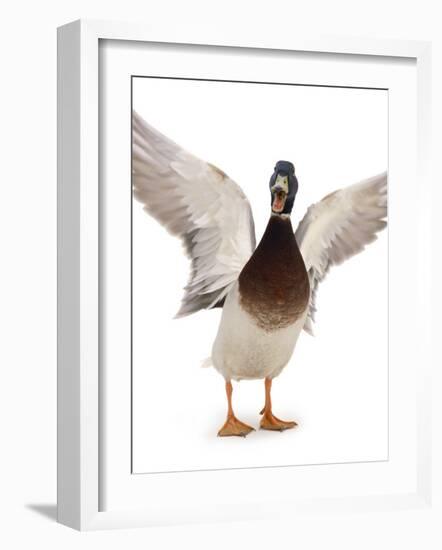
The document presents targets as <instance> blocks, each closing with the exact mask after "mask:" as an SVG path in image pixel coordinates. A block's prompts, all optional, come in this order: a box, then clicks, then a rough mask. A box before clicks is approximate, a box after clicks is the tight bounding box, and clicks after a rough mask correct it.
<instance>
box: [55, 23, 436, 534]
mask: <svg viewBox="0 0 442 550" xmlns="http://www.w3.org/2000/svg"><path fill="white" fill-rule="evenodd" d="M58 44H59V45H58V51H59V56H58V75H59V76H58V161H59V162H58V189H59V191H58V234H59V241H58V285H59V294H58V334H59V340H58V518H59V521H60V522H61V523H64V524H66V525H69V526H71V527H74V528H77V529H81V530H87V529H102V528H114V527H131V526H151V525H174V524H178V523H187V522H206V521H207V522H209V521H210V522H213V521H230V520H241V519H266V518H271V519H275V518H283V517H290V516H291V515H293V514H302V513H305V512H306V511H308V513H318V514H319V513H324V511H325V512H327V511H328V510H330V511H331V510H333V511H336V510H337V509H338V510H340V511H341V512H342V513H347V512H348V511H350V510H355V509H357V510H364V511H372V510H376V511H379V510H390V509H396V508H398V507H400V508H404V507H407V508H413V509H418V508H419V509H424V508H427V509H430V502H431V495H432V477H431V468H430V466H431V440H432V433H431V427H430V426H431V424H430V417H431V414H430V413H431V409H430V406H431V401H430V395H431V377H430V374H431V368H432V362H433V355H432V349H431V341H430V336H429V335H430V333H431V324H430V323H431V315H430V314H429V312H431V256H430V252H431V250H430V248H431V247H429V246H428V243H429V242H431V239H430V228H431V226H430V219H429V205H430V204H431V192H432V190H431V185H430V183H431V182H430V177H429V169H428V165H429V147H430V143H429V120H430V97H429V77H430V46H429V44H427V43H416V42H399V41H382V40H369V41H367V40H362V39H354V38H339V39H336V38H335V39H331V38H329V39H325V38H321V39H315V40H313V39H311V38H302V37H297V38H293V39H292V38H290V37H289V36H281V35H280V34H278V33H277V32H276V30H275V32H274V33H270V34H269V35H268V36H267V37H266V38H265V40H264V39H255V38H250V39H245V38H244V37H240V36H231V35H230V34H229V33H228V32H226V33H221V32H220V33H219V35H218V36H215V35H213V34H212V35H211V36H206V35H205V34H204V31H201V32H200V33H199V34H198V33H197V34H196V35H194V36H187V35H186V33H185V32H184V31H182V32H181V31H180V32H178V31H161V30H160V29H150V28H144V27H142V26H137V25H128V24H120V23H104V22H96V21H77V22H74V23H71V24H68V25H66V26H64V27H61V28H60V29H59V35H58ZM318 517H319V516H318Z"/></svg>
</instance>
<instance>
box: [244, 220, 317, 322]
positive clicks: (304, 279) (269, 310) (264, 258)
mask: <svg viewBox="0 0 442 550" xmlns="http://www.w3.org/2000/svg"><path fill="white" fill-rule="evenodd" d="M239 294H240V303H241V305H242V307H243V308H244V309H245V310H246V311H247V312H248V313H249V314H250V315H251V316H252V317H253V318H254V319H255V321H256V323H257V324H258V326H260V327H261V328H263V329H264V330H267V331H271V330H276V329H279V328H283V327H287V326H289V325H291V324H293V323H294V322H295V321H296V320H297V319H298V318H299V317H300V316H301V315H302V314H303V313H304V312H305V310H306V308H307V306H308V302H309V299H310V285H309V279H308V275H307V271H306V269H305V265H304V260H303V259H302V256H301V252H300V251H299V248H298V245H297V243H296V239H295V235H294V233H293V228H292V224H291V222H290V218H283V217H281V216H271V217H270V220H269V223H268V225H267V228H266V230H265V233H264V235H263V237H262V239H261V242H260V243H259V245H258V246H257V248H256V250H255V252H254V253H253V255H252V257H251V258H250V260H249V261H248V262H247V264H246V265H245V266H244V268H243V270H242V271H241V274H240V276H239Z"/></svg>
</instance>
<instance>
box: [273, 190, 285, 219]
mask: <svg viewBox="0 0 442 550" xmlns="http://www.w3.org/2000/svg"><path fill="white" fill-rule="evenodd" d="M286 198H287V193H286V192H285V191H284V190H283V189H281V188H280V187H277V188H275V189H273V203H272V211H273V212H276V213H280V212H282V211H283V210H284V206H285V200H286Z"/></svg>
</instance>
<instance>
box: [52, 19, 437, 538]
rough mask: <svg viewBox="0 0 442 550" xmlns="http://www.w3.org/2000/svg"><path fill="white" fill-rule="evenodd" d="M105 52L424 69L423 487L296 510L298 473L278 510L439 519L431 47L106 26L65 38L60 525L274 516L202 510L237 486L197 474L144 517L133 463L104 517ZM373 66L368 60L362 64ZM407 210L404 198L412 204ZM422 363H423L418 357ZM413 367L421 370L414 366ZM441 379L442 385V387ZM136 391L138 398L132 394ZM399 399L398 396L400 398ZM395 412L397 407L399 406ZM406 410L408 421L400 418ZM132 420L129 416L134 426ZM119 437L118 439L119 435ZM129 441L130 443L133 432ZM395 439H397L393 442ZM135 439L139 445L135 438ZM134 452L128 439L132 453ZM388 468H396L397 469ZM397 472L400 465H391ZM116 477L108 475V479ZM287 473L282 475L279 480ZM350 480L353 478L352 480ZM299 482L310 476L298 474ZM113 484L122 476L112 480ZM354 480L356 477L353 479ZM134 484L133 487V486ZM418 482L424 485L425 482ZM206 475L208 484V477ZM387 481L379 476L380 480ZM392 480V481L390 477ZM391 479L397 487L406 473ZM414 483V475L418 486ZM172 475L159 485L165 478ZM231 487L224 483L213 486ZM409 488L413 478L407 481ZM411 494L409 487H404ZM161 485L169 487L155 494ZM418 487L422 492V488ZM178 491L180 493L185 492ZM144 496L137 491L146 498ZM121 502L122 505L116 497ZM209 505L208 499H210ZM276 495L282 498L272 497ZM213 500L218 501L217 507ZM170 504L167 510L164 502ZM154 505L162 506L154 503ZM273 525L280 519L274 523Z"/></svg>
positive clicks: (63, 34) (332, 474) (249, 510)
mask: <svg viewBox="0 0 442 550" xmlns="http://www.w3.org/2000/svg"><path fill="white" fill-rule="evenodd" d="M104 41H115V42H120V43H122V42H123V41H124V43H125V44H126V45H127V47H128V48H130V47H131V45H133V44H140V43H145V44H169V45H174V48H176V49H177V50H179V49H180V47H181V48H183V49H184V48H192V46H195V47H211V48H228V49H229V52H230V54H231V55H235V51H237V52H241V53H242V54H244V53H246V54H247V52H252V51H254V52H273V53H274V54H275V55H281V56H284V54H285V53H287V52H305V53H310V54H312V55H314V54H317V55H324V54H330V55H332V56H354V57H355V58H358V59H359V60H360V63H363V59H369V58H377V59H389V60H393V62H394V60H400V59H408V60H412V62H413V63H415V65H416V81H417V86H418V88H417V104H416V112H417V117H418V125H417V135H416V143H417V153H416V158H417V174H418V177H419V189H418V191H416V193H417V196H418V205H419V211H418V215H417V217H418V223H419V232H418V237H417V245H418V249H417V250H416V255H417V257H418V259H419V269H418V270H417V271H416V280H415V284H416V287H417V288H419V290H418V291H416V296H417V297H418V299H416V302H415V307H416V313H417V314H418V317H419V319H420V323H419V326H418V328H417V330H418V332H417V344H418V348H416V352H417V350H420V352H421V359H422V360H421V363H420V365H419V370H418V371H417V373H416V388H415V396H416V410H415V414H414V413H413V414H414V421H415V428H416V445H415V448H413V449H414V450H415V452H416V455H415V456H414V457H413V462H412V464H411V466H410V468H413V471H414V474H415V479H414V477H413V480H414V481H415V483H414V482H413V483H411V482H410V483H411V485H410V483H408V482H407V483H405V482H404V480H403V479H402V478H401V480H400V482H399V481H398V486H397V488H396V490H391V491H390V492H388V491H387V492H385V493H377V492H376V491H375V492H373V493H367V494H366V495H354V494H352V493H351V489H349V490H348V491H347V492H346V494H342V493H339V491H336V492H335V493H336V494H335V493H333V490H334V489H333V487H331V488H330V493H329V494H328V495H327V496H324V495H320V496H318V495H315V494H314V492H313V493H312V494H311V495H310V497H307V496H304V497H303V499H302V500H299V499H298V500H297V499H295V498H293V499H291V497H290V495H288V494H287V493H286V492H285V491H284V489H283V486H284V485H283V483H282V481H283V480H284V479H286V476H287V475H292V474H291V473H290V474H289V473H288V471H290V469H285V471H284V476H285V477H284V478H281V477H278V475H279V474H278V473H277V472H272V476H273V480H274V481H275V480H276V485H277V489H275V491H274V493H272V494H271V496H269V500H268V502H269V504H270V503H274V502H283V503H284V507H283V508H284V510H281V509H280V507H276V508H275V511H274V516H273V517H275V518H277V517H281V516H282V515H284V514H285V515H286V516H290V515H291V514H301V513H306V512H307V513H313V514H318V517H319V515H320V514H321V513H324V512H328V511H331V510H333V511H334V512H336V510H338V509H339V510H341V511H342V513H347V512H348V511H350V510H354V509H358V510H363V511H368V512H369V511H374V510H377V511H378V510H391V509H398V508H411V509H416V510H417V509H430V507H431V501H432V495H433V493H434V482H433V478H432V467H431V462H432V454H431V448H432V447H431V445H432V440H433V438H434V436H433V434H432V431H431V388H432V384H433V383H434V381H435V380H436V379H437V378H435V376H436V377H437V375H435V373H434V372H433V371H432V367H433V361H434V355H433V350H432V347H431V345H432V342H431V330H432V325H431V311H432V299H431V292H430V290H431V289H433V288H434V286H433V285H432V280H431V273H432V269H431V261H432V260H431V246H429V244H428V243H431V215H430V205H431V200H432V186H431V179H430V170H429V166H430V120H431V101H430V99H431V98H430V67H431V46H430V44H429V43H426V42H407V41H394V40H374V39H362V38H350V37H320V38H312V37H302V36H299V35H298V36H296V37H295V38H292V37H290V36H288V35H287V34H284V33H283V34H280V33H277V32H276V30H275V31H274V32H269V34H268V35H267V36H266V37H265V38H263V37H261V36H255V37H254V36H253V32H251V33H250V34H248V35H247V38H244V37H243V36H236V35H234V34H233V33H231V32H230V31H228V30H226V29H223V30H222V31H221V30H220V31H219V33H214V32H213V31H212V30H211V31H210V33H209V32H208V31H206V30H204V29H201V30H200V31H199V32H198V33H194V34H193V33H192V36H189V35H188V34H187V32H186V30H185V29H182V30H176V29H167V26H165V29H158V28H156V29H153V28H149V27H148V26H147V27H146V26H143V25H136V24H127V23H118V22H102V21H76V22H73V23H70V24H68V25H65V26H63V27H60V28H59V30H58V385H57V392H58V445H57V453H58V476H57V479H58V497H57V498H58V504H57V506H58V521H59V522H60V523H63V524H65V525H68V526H70V527H73V528H76V529H79V530H92V529H106V528H118V527H139V526H152V525H174V524H177V523H188V522H206V521H207V522H209V521H233V520H238V519H260V518H262V517H263V516H264V514H263V506H264V505H265V502H266V499H265V497H262V498H260V499H258V498H257V497H255V496H253V495H254V493H253V491H251V493H250V495H251V496H250V498H249V500H248V506H247V507H245V506H244V503H243V502H241V501H239V502H237V503H235V504H234V505H232V504H231V503H229V506H227V505H226V501H225V500H223V499H222V498H221V497H220V498H219V499H218V498H213V499H212V500H211V501H209V502H207V501H206V502H201V500H200V499H199V498H198V497H197V494H196V493H198V490H201V491H202V490H203V487H202V486H204V485H207V486H210V484H211V483H219V484H220V485H225V484H226V483H227V481H226V477H225V474H222V475H221V476H220V475H219V474H217V473H215V472H213V471H206V472H203V473H202V474H201V476H202V478H204V479H200V480H198V481H195V473H187V474H186V473H183V474H182V475H181V478H180V477H179V476H178V475H177V474H175V475H163V476H162V478H161V480H158V481H155V480H153V477H152V476H153V475H151V483H152V485H151V489H149V492H147V493H145V494H146V502H145V503H143V505H142V506H139V505H136V506H134V505H132V506H131V505H130V504H129V505H128V504H127V503H128V502H130V499H131V493H130V491H132V490H133V489H134V485H136V484H138V483H140V482H141V479H140V477H142V476H137V475H135V476H134V475H132V473H131V465H130V462H129V461H128V460H127V456H126V455H123V456H122V457H121V460H118V461H117V462H118V464H117V466H116V468H122V469H124V472H123V473H122V476H121V478H118V479H117V477H118V476H116V479H115V485H116V486H118V491H121V495H124V497H123V496H122V497H121V505H120V504H118V498H116V503H114V502H113V505H112V506H111V507H106V509H104V507H103V497H102V485H103V484H104V483H107V480H108V477H109V475H110V476H113V475H114V470H113V468H114V466H112V467H106V468H104V466H103V458H104V457H103V453H104V452H105V451H104V445H103V431H102V422H103V402H105V401H106V399H107V396H106V387H105V386H104V385H103V356H102V352H101V351H102V350H101V347H100V338H101V335H102V323H103V309H102V307H101V302H102V299H103V290H102V285H101V282H102V277H103V272H102V271H103V263H102V261H101V259H102V251H101V248H100V243H101V238H102V235H101V234H100V233H101V231H102V230H103V226H102V225H100V216H101V214H102V212H103V204H102V196H101V193H102V189H101V187H100V164H99V155H100V109H101V105H100V94H99V87H100V47H101V45H102V44H103V43H104ZM358 56H364V58H361V57H358ZM405 200H406V199H405V198H404V201H405ZM410 357H412V355H410ZM410 361H411V359H410ZM439 378H440V376H439ZM122 391H126V392H127V391H128V388H127V387H125V390H124V388H122ZM391 391H394V387H393V388H392V390H391ZM392 406H393V405H392ZM398 410H399V409H398ZM127 414H128V411H125V415H126V416H127ZM117 431H118V430H117ZM125 433H126V432H125ZM393 433H394V432H393ZM126 435H127V434H126ZM124 443H126V444H127V439H126V440H124V441H122V442H121V444H124ZM387 462H388V461H387ZM390 462H391V464H390V465H393V466H392V467H393V468H394V467H395V466H394V461H393V460H391V461H390ZM104 470H106V471H104ZM275 470H276V469H275ZM301 470H302V471H301V473H300V474H299V475H300V476H303V477H304V478H305V479H310V480H311V479H313V478H314V477H315V476H317V475H318V474H317V471H315V475H314V476H313V473H312V472H309V469H308V466H306V467H305V468H303V469H302V468H301ZM350 470H353V472H350V473H348V472H349V471H350ZM298 471H299V469H298ZM109 472H110V473H109ZM346 472H347V473H346ZM123 474H124V475H123ZM414 474H413V476H414ZM185 475H187V476H189V475H191V476H194V477H193V479H192V482H191V483H192V486H193V487H194V488H195V486H198V487H199V488H200V489H196V488H195V489H194V490H195V495H193V497H192V496H186V498H187V501H186V504H187V505H186V506H185V505H184V503H183V502H181V503H180V502H177V503H176V505H175V506H172V505H171V504H170V503H169V502H168V501H169V498H170V495H172V494H174V493H173V491H174V490H175V491H177V493H180V494H183V493H185V494H186V495H189V484H188V482H187V481H185V480H183V479H182V478H183V476H185ZM196 475H199V474H196ZM360 475H361V474H360V472H358V471H357V468H354V467H352V466H349V465H345V464H342V465H333V466H330V467H327V468H324V469H323V470H322V471H321V472H320V473H319V479H320V480H321V481H323V482H324V483H326V478H327V479H331V478H333V479H334V480H335V481H336V480H339V478H340V476H342V479H344V477H346V476H347V477H348V479H346V481H345V483H347V484H349V486H351V479H352V476H356V477H355V479H356V478H357V476H360ZM375 475H377V474H375ZM379 475H380V474H379ZM382 475H386V476H392V477H394V470H392V471H390V472H387V471H385V472H384V473H383V474H382ZM407 475H409V474H407ZM158 476H161V474H157V477H158ZM229 476H231V477H230V480H234V483H235V484H238V485H239V486H242V487H243V488H244V489H247V490H250V489H251V486H252V485H253V484H254V483H256V482H257V479H258V478H257V476H261V477H260V478H259V481H260V482H263V481H264V483H267V482H268V478H267V481H266V480H265V478H264V477H262V476H264V474H263V473H262V472H257V471H254V472H248V471H242V470H237V471H234V472H231V473H230V474H229ZM215 477H220V479H219V480H217V481H213V478H215ZM404 479H405V478H404ZM400 483H403V484H402V485H400ZM155 485H158V487H156V488H155ZM410 487H411V488H410ZM174 488H175V489H174ZM134 490H136V489H134ZM116 494H119V493H116ZM201 494H203V493H201ZM269 495H270V493H269ZM205 496H206V497H208V498H210V495H205ZM161 497H163V498H161ZM149 498H151V499H152V500H154V502H149ZM267 517H268V516H267Z"/></svg>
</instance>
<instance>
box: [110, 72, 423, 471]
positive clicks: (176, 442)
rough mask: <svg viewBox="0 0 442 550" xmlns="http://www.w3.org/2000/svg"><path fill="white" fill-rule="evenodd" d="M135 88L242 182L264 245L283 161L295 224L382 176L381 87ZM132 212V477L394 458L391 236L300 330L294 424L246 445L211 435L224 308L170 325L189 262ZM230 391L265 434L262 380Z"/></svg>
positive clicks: (156, 114) (221, 397)
mask: <svg viewBox="0 0 442 550" xmlns="http://www.w3.org/2000/svg"><path fill="white" fill-rule="evenodd" d="M413 70H414V69H413V68H412V67H410V71H413ZM133 90H134V91H133V106H134V109H135V110H136V111H137V112H138V113H139V114H140V115H141V116H142V117H143V118H144V119H145V120H147V121H148V122H149V123H151V124H152V125H154V126H155V127H156V128H158V129H159V130H160V131H162V132H163V133H165V134H166V135H167V136H169V137H170V138H172V139H174V140H175V141H177V142H178V143H179V144H180V145H181V146H183V147H184V148H185V149H187V150H189V151H191V152H192V153H194V154H196V155H197V156H198V157H200V158H203V159H206V160H208V161H210V162H212V163H213V164H215V165H216V166H218V167H220V168H221V169H222V170H224V171H226V172H227V173H228V174H229V175H230V176H231V177H232V178H234V179H235V181H237V182H238V183H239V184H240V185H241V186H242V188H243V190H244V192H245V193H246V195H247V196H248V197H249V200H250V201H251V204H252V209H253V212H254V219H255V223H256V234H257V240H258V242H259V239H260V237H261V235H262V233H263V230H264V228H265V225H266V224H267V221H268V217H269V212H270V203H269V191H268V179H269V177H270V175H271V173H272V171H273V166H274V164H275V163H276V161H277V160H279V159H287V160H291V161H293V162H294V163H295V167H296V173H297V177H298V180H299V186H300V187H299V191H298V194H297V197H296V201H295V206H294V209H293V213H292V220H293V224H294V228H296V225H297V223H298V221H299V220H300V219H301V218H302V216H303V215H304V213H305V210H306V208H307V206H308V205H309V204H311V203H312V202H315V201H317V200H320V199H321V198H322V197H323V196H325V195H326V194H328V193H330V192H332V191H334V190H336V189H337V188H340V187H342V186H346V185H350V184H351V183H355V182H357V181H359V180H361V179H363V178H365V177H369V176H372V175H375V174H378V173H380V172H383V171H385V170H386V169H387V162H388V159H387V149H388V142H387V138H388V93H387V92H386V91H384V90H358V89H345V88H322V87H312V86H308V87H305V86H276V85H256V84H245V83H235V84H233V83H227V82H195V81H181V80H159V79H150V78H136V79H134V83H133ZM158 184H159V185H161V182H160V181H159V182H158ZM133 212H134V213H133V335H134V337H133V400H134V401H133V402H134V407H133V411H134V414H133V419H134V471H135V472H136V473H141V472H152V471H177V470H196V469H214V468H238V467H243V468H244V467H250V466H275V465H290V464H321V463H333V462H340V463H342V462H351V461H358V462H361V461H365V460H369V461H374V460H386V459H387V457H388V341H387V321H388V318H387V312H388V309H387V305H388V297H387V267H388V265H387V261H388V258H387V241H388V239H387V237H388V235H387V232H383V233H382V234H381V235H380V238H379V240H378V241H377V242H376V243H375V244H374V245H372V246H370V247H369V248H368V249H367V250H366V251H364V253H363V254H360V255H358V256H357V257H355V258H353V259H352V260H351V261H350V262H348V263H345V264H344V265H342V266H339V267H337V268H335V269H333V270H332V272H331V273H330V275H329V277H327V281H326V282H324V283H323V284H321V288H320V289H319V294H318V300H317V307H318V313H317V320H318V322H317V325H316V326H315V332H316V337H315V338H314V339H312V338H311V337H309V336H308V335H306V334H305V333H303V334H302V335H301V337H300V340H299V342H298V345H297V347H296V351H295V354H294V356H293V358H292V360H291V361H290V363H289V366H288V367H287V368H286V369H285V370H284V371H283V373H282V374H281V376H280V377H279V378H278V379H276V380H275V383H274V391H273V401H274V411H275V414H276V415H277V416H280V417H282V418H287V419H291V418H295V419H296V420H297V421H298V422H299V428H297V429H296V430H292V431H288V432H285V433H284V434H277V433H269V432H264V431H257V432H256V433H252V434H250V435H249V436H248V437H247V441H244V440H242V439H238V438H222V439H219V438H217V437H216V432H217V430H218V428H219V427H220V426H221V425H222V423H223V422H224V419H225V411H226V399H225V393H224V380H223V379H222V378H221V377H220V376H219V374H218V373H216V371H214V370H213V369H204V370H202V369H200V368H198V367H199V366H200V364H201V361H202V359H204V358H205V357H207V356H209V355H210V352H211V347H212V343H213V340H214V337H215V335H216V331H217V327H218V323H219V319H220V310H216V311H211V312H200V313H197V314H196V315H193V316H191V317H187V318H185V319H179V320H173V315H174V314H175V313H176V311H177V310H178V307H179V303H180V300H181V295H182V290H181V289H182V287H183V286H184V285H185V284H186V282H187V278H188V261H187V260H186V258H185V257H184V254H183V251H182V247H181V244H180V242H179V241H178V240H176V239H174V238H173V237H171V236H170V235H168V234H167V232H166V231H165V230H164V229H162V228H161V227H159V225H158V224H157V222H156V221H155V220H153V219H152V218H151V217H148V216H146V214H145V213H144V212H143V210H142V205H141V204H140V203H138V202H137V201H134V205H133ZM111 246H112V245H111ZM234 385H235V390H234V408H235V410H236V412H237V415H238V417H239V418H240V419H242V420H243V421H245V422H248V423H250V424H251V425H254V426H256V427H257V426H258V422H259V418H260V417H259V414H258V411H259V410H260V409H261V407H262V405H263V399H264V388H263V382H262V381H253V382H249V381H247V382H242V383H241V384H239V385H238V384H234Z"/></svg>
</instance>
